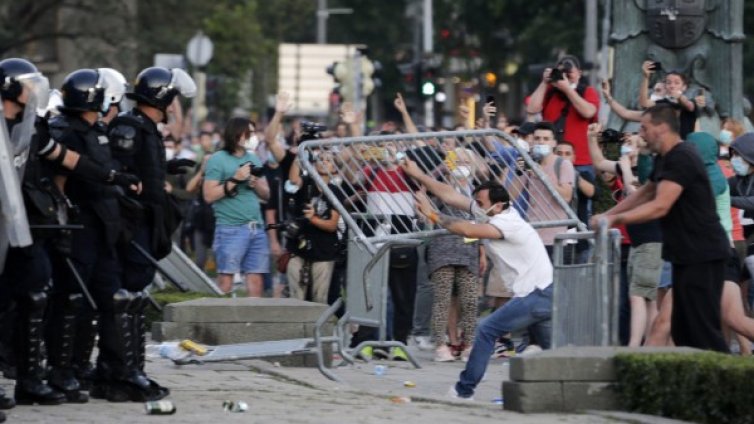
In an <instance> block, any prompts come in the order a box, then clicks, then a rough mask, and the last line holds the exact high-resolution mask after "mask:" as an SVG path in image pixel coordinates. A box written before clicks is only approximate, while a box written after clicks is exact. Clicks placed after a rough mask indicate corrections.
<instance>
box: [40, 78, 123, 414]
mask: <svg viewBox="0 0 754 424" xmlns="http://www.w3.org/2000/svg"><path fill="white" fill-rule="evenodd" d="M108 76H109V74H108V73H105V72H99V71H96V70H93V69H80V70H77V71H75V72H73V73H71V74H69V75H68V76H67V77H66V78H65V80H64V81H63V85H62V87H61V94H62V101H63V105H62V106H59V107H58V109H59V111H60V112H61V114H60V115H59V116H57V117H55V118H53V119H51V120H50V123H49V126H50V135H51V137H52V138H53V139H54V140H56V141H57V142H58V143H60V144H62V145H64V146H66V148H67V149H69V150H73V151H75V152H77V153H79V154H81V155H85V156H86V157H88V158H89V159H91V160H92V161H94V162H95V163H97V164H99V165H101V166H103V167H109V166H111V165H112V157H111V154H110V148H109V146H108V138H107V135H106V127H105V125H104V124H103V123H101V122H99V118H100V114H104V113H107V112H108V110H109V104H108V102H107V97H106V96H105V90H106V88H107V87H108V86H109V85H111V84H114V83H116V82H113V81H110V82H109V81H108ZM60 174H61V175H60V176H59V178H58V181H59V182H60V185H61V186H64V187H65V190H64V192H65V194H66V196H67V197H68V198H69V199H70V201H71V202H72V203H73V204H75V205H76V206H77V208H78V213H77V219H78V223H79V224H81V225H83V227H84V228H83V229H81V230H77V231H73V232H72V233H71V244H72V245H74V246H76V247H77V248H76V249H71V250H70V251H69V252H65V253H67V256H64V255H56V256H55V258H54V260H53V271H54V274H53V290H52V299H51V305H50V311H49V318H50V320H49V324H48V326H47V330H48V332H47V334H48V337H47V342H48V354H49V355H48V365H49V366H50V368H51V372H50V376H49V379H48V381H49V384H50V385H51V386H52V387H53V388H55V389H56V390H59V391H61V392H63V393H65V395H66V398H67V400H68V401H69V402H86V401H87V400H88V396H87V395H86V394H84V393H82V392H81V390H82V389H85V388H87V385H86V384H85V385H84V387H82V385H81V383H80V382H79V381H78V379H77V378H76V377H77V375H76V374H75V372H74V371H75V370H74V366H75V365H77V366H78V370H77V371H79V373H78V377H81V378H82V379H87V378H91V376H90V375H86V374H85V372H86V371H87V368H88V367H87V365H88V364H89V355H90V354H91V350H92V345H93V343H94V337H95V328H94V325H93V318H94V316H93V315H94V309H93V306H94V305H90V304H86V305H84V304H83V300H84V299H83V298H82V295H81V292H82V290H84V289H83V288H82V285H83V286H84V287H86V288H87V289H86V290H87V293H90V296H91V298H90V300H93V301H94V303H96V305H97V306H98V307H99V310H100V313H101V318H100V321H106V320H108V319H112V296H113V294H114V293H115V292H116V291H117V290H118V289H119V288H120V280H119V274H118V261H117V259H116V253H115V242H116V240H117V238H118V236H119V233H120V213H119V210H120V209H119V206H118V201H117V199H116V195H117V194H118V193H117V190H116V189H115V188H114V187H111V186H109V185H107V184H104V183H101V182H100V183H97V182H91V181H88V180H87V179H86V178H83V177H81V176H78V175H75V174H71V173H69V172H65V171H61V172H60ZM63 181H64V182H63ZM114 337H115V334H113V333H112V332H103V333H102V334H100V354H101V355H110V354H111V350H112V349H114V348H117V347H118V346H117V343H118V342H113V341H112V339H113V338H114ZM114 346H115V347H114ZM85 383H86V382H85Z"/></svg>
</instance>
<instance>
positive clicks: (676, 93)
mask: <svg viewBox="0 0 754 424" xmlns="http://www.w3.org/2000/svg"><path fill="white" fill-rule="evenodd" d="M661 69H662V65H660V63H659V62H652V61H649V60H647V61H644V63H642V65H641V72H642V81H641V85H640V86H639V105H640V106H641V107H642V108H644V109H646V108H650V107H652V106H654V105H655V104H660V103H669V104H672V105H673V106H674V107H675V108H676V111H677V112H678V113H679V115H678V118H679V119H680V121H681V126H680V136H681V139H683V140H685V139H686V136H687V135H688V134H690V133H692V132H694V127H695V125H696V118H697V109H698V108H699V107H704V106H705V105H706V103H707V101H706V99H705V96H704V89H699V91H698V92H697V95H696V97H694V98H689V97H688V96H686V91H687V90H688V88H689V87H688V82H689V81H688V77H687V76H686V75H684V74H682V73H680V72H676V71H671V72H668V73H667V74H665V78H664V82H665V97H664V98H660V99H657V98H656V96H655V97H654V98H653V97H652V96H649V94H648V91H649V79H650V78H651V76H652V74H653V73H655V72H657V71H659V70H661Z"/></svg>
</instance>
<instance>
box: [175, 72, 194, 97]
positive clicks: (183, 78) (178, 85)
mask: <svg viewBox="0 0 754 424" xmlns="http://www.w3.org/2000/svg"><path fill="white" fill-rule="evenodd" d="M170 72H171V73H172V74H173V78H172V79H171V80H170V88H173V89H175V90H178V92H179V93H181V96H183V97H187V98H191V97H194V96H196V83H195V82H194V79H193V78H191V76H190V75H189V74H187V73H186V71H184V70H183V69H180V68H173V69H171V70H170Z"/></svg>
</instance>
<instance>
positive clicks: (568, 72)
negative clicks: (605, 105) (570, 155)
mask: <svg viewBox="0 0 754 424" xmlns="http://www.w3.org/2000/svg"><path fill="white" fill-rule="evenodd" d="M599 104H600V99H599V95H598V94H597V91H596V90H595V89H594V88H592V87H589V86H587V84H586V81H584V80H583V79H582V78H581V65H580V63H579V61H578V59H576V58H575V57H573V56H564V57H563V58H562V59H560V61H559V62H558V64H557V65H556V66H555V69H552V68H547V69H545V71H544V73H543V74H542V82H541V83H540V84H539V86H538V87H537V89H536V90H535V91H534V93H532V95H531V98H530V100H529V105H528V106H527V108H526V112H527V113H529V114H537V113H540V112H541V113H542V120H544V121H549V122H552V123H553V124H554V125H555V135H556V137H557V140H558V141H568V142H569V143H571V144H573V147H574V150H575V153H576V156H575V158H574V161H573V163H574V165H576V167H577V169H578V167H582V166H588V165H591V163H592V162H591V159H590V158H589V148H588V147H587V140H586V128H587V126H588V125H589V123H590V122H595V120H596V117H597V112H598V110H599ZM588 169H591V168H588ZM578 170H579V171H581V170H582V169H578ZM591 172H594V170H591Z"/></svg>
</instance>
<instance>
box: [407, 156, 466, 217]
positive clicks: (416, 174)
mask: <svg viewBox="0 0 754 424" xmlns="http://www.w3.org/2000/svg"><path fill="white" fill-rule="evenodd" d="M401 168H403V171H404V172H405V173H406V175H408V176H409V177H411V178H413V179H414V180H416V181H417V182H418V183H419V184H421V185H423V186H424V187H426V188H427V190H429V191H430V192H431V193H432V194H434V195H435V196H437V198H438V199H440V201H442V202H443V203H445V204H446V205H448V206H451V207H453V208H456V209H459V210H468V208H469V205H471V202H472V199H471V198H468V197H466V196H464V195H462V194H461V193H459V192H457V191H456V190H455V189H454V188H453V187H452V186H450V185H448V184H445V183H443V182H440V181H437V180H435V179H434V178H432V177H430V176H429V175H427V174H425V173H424V172H423V171H422V170H421V169H420V168H419V166H418V165H417V164H416V162H414V161H411V160H404V161H402V162H401Z"/></svg>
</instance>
